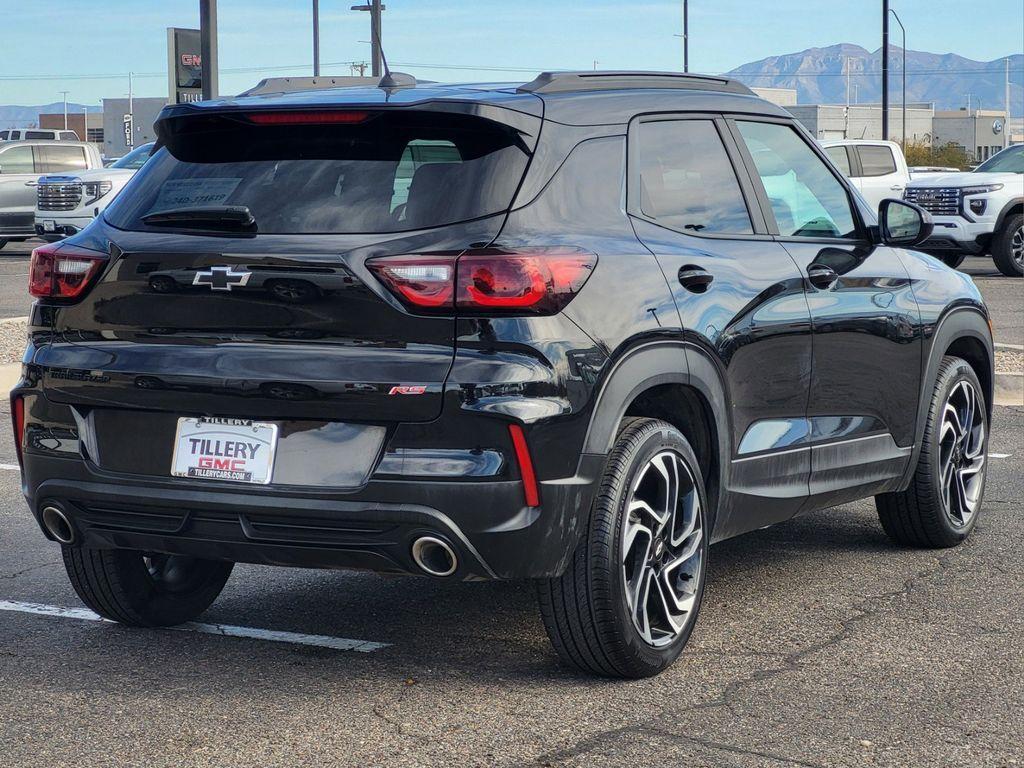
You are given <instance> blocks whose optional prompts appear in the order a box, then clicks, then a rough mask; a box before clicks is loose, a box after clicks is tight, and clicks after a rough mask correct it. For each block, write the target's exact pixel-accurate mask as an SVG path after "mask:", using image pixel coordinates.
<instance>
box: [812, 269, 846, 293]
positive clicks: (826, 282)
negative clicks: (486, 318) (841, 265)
mask: <svg viewBox="0 0 1024 768" xmlns="http://www.w3.org/2000/svg"><path fill="white" fill-rule="evenodd" d="M807 278H808V279H809V280H810V281H811V285H813V286H814V287H815V288H821V289H822V290H825V289H828V288H831V287H832V286H833V285H835V283H836V280H838V279H839V275H838V274H836V271H835V270H834V269H832V267H830V266H828V265H827V264H811V265H810V266H809V267H808V268H807Z"/></svg>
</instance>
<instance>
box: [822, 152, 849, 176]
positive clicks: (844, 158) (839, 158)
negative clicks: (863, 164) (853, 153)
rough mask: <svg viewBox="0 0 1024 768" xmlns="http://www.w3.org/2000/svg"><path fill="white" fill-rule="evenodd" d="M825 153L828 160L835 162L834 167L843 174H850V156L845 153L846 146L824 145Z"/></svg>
mask: <svg viewBox="0 0 1024 768" xmlns="http://www.w3.org/2000/svg"><path fill="white" fill-rule="evenodd" d="M825 154H826V155H828V157H829V160H831V161H832V162H833V163H835V165H836V168H838V169H839V170H840V171H842V172H843V175H844V176H847V177H849V176H852V175H853V173H852V172H851V170H850V156H849V155H848V154H846V147H825Z"/></svg>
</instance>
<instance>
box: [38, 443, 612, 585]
mask: <svg viewBox="0 0 1024 768" xmlns="http://www.w3.org/2000/svg"><path fill="white" fill-rule="evenodd" d="M602 466H603V457H600V456H584V457H583V461H582V462H581V465H580V467H581V472H580V474H579V475H577V476H575V477H571V478H565V479H562V480H557V481H548V482H544V483H542V484H541V506H540V507H532V508H531V507H526V506H524V502H523V489H522V485H521V483H519V482H518V481H510V480H506V481H499V480H489V481H450V482H435V481H429V482H424V481H394V480H373V481H371V482H369V483H368V484H367V485H366V486H365V487H364V488H362V489H361V490H359V491H358V492H354V493H349V494H334V495H326V494H322V493H317V492H315V491H305V492H297V491H295V490H288V491H280V490H272V489H269V488H266V487H259V488H258V489H250V488H248V487H240V488H239V489H238V490H234V489H231V490H227V489H225V488H224V487H223V485H218V486H217V488H216V489H214V488H212V487H211V488H210V489H209V490H207V489H206V488H202V487H197V486H196V484H195V483H194V482H192V481H179V480H178V479H176V478H167V479H161V480H156V479H154V478H151V477H146V478H135V477H131V476H120V475H112V474H110V473H106V472H103V471H101V470H98V469H96V468H95V467H93V466H92V465H90V464H89V463H88V462H86V461H84V460H82V459H80V458H56V457H50V456H42V455H35V454H31V453H27V454H26V455H25V466H24V472H23V488H24V491H25V496H26V499H27V501H28V503H29V505H30V507H31V509H32V511H33V514H34V515H35V517H36V520H37V522H38V521H39V517H40V514H41V511H42V509H43V507H45V506H47V505H57V506H59V507H60V508H62V510H63V511H64V512H65V514H66V515H67V516H68V518H69V519H70V520H71V523H72V526H73V527H74V529H75V545H79V546H88V547H95V548H107V549H137V550H144V551H155V552H166V553H169V554H182V555H190V556H193V557H201V558H208V559H217V560H230V561H233V562H249V563H258V564H265V565H287V566H298V567H311V568H356V569H365V570H372V571H379V572H389V573H407V574H419V573H421V571H420V570H419V569H418V568H417V566H416V565H415V563H414V562H413V559H412V556H411V548H412V543H413V541H415V540H416V539H417V538H418V537H419V536H422V535H432V536H439V537H441V538H443V539H445V540H447V541H448V542H449V543H450V544H451V545H452V547H453V548H454V549H455V551H456V553H457V554H458V558H459V565H458V569H457V570H456V572H455V574H454V577H455V578H459V579H493V578H501V579H512V578H539V577H550V576H556V575H559V574H560V573H562V572H563V571H564V570H565V568H566V566H567V564H568V562H569V558H570V557H571V555H572V552H573V550H574V549H575V547H576V544H577V542H578V539H579V536H580V534H581V532H582V531H583V530H585V527H586V526H585V515H586V514H587V513H588V511H589V509H590V503H591V500H592V494H593V489H594V487H595V483H594V478H595V477H597V475H598V474H599V472H600V469H601V467H602Z"/></svg>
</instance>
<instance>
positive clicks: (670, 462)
mask: <svg viewBox="0 0 1024 768" xmlns="http://www.w3.org/2000/svg"><path fill="white" fill-rule="evenodd" d="M700 504H701V502H700V494H699V492H698V490H697V483H696V481H695V479H694V477H693V474H692V473H691V472H690V469H689V467H687V465H686V464H685V462H684V461H683V459H682V457H681V456H680V455H679V454H677V453H676V452H675V451H662V452H660V453H658V454H657V455H656V456H654V457H653V458H652V459H651V460H650V461H648V462H647V464H646V465H644V467H643V468H642V469H641V470H640V472H639V473H638V474H637V476H636V479H635V480H634V482H633V487H632V490H631V492H630V496H629V498H628V500H627V502H626V519H625V520H624V522H623V525H622V547H621V552H622V575H623V587H624V589H625V592H626V605H627V608H628V610H629V614H630V618H631V619H632V621H633V626H634V627H635V628H636V631H637V632H638V633H639V634H640V637H641V638H643V640H644V642H646V643H648V644H649V645H652V646H655V647H661V646H665V645H669V644H670V643H672V641H673V640H675V639H676V638H677V637H678V636H679V634H680V633H681V632H682V631H683V630H684V629H685V628H686V625H687V624H688V623H689V621H690V620H691V619H692V617H693V615H694V613H695V608H696V606H697V598H698V595H699V590H700V584H701V579H702V578H703V574H704V571H703V564H704V563H703V560H704V546H703V545H704V530H703V526H702V524H701V506H700Z"/></svg>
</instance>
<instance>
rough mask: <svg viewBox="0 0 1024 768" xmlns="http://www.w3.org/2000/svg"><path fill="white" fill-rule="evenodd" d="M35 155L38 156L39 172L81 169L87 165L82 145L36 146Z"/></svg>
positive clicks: (61, 171)
mask: <svg viewBox="0 0 1024 768" xmlns="http://www.w3.org/2000/svg"><path fill="white" fill-rule="evenodd" d="M36 155H37V157H38V158H39V165H40V167H39V172H40V173H64V172H66V171H81V170H83V169H85V168H88V167H89V164H88V163H87V162H86V159H85V150H84V149H83V148H82V147H62V146H59V145H55V144H51V145H47V146H37V147H36Z"/></svg>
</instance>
